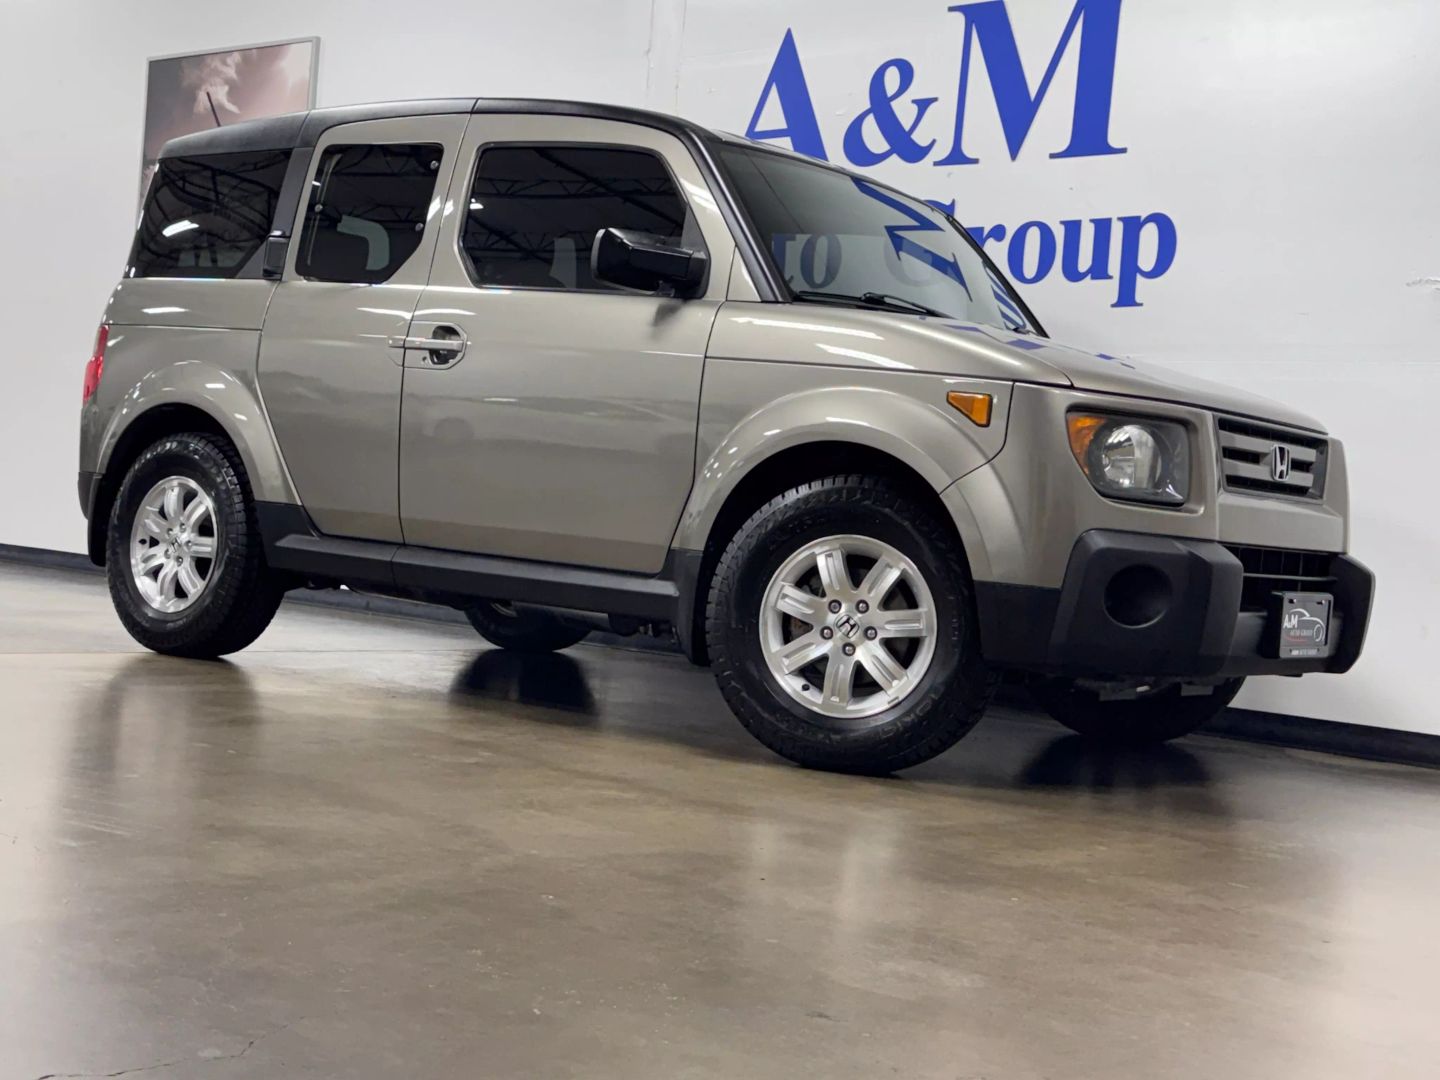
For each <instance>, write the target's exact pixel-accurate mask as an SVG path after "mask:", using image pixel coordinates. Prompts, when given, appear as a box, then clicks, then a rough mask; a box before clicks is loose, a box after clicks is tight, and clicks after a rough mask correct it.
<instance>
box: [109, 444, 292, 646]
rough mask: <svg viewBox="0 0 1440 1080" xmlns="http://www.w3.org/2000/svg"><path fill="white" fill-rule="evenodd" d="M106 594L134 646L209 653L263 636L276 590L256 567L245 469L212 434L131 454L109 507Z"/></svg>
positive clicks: (257, 550) (260, 561) (272, 578)
mask: <svg viewBox="0 0 1440 1080" xmlns="http://www.w3.org/2000/svg"><path fill="white" fill-rule="evenodd" d="M105 570H106V574H107V576H108V578H109V582H110V597H111V599H112V600H113V602H114V604H115V610H116V612H117V613H118V614H119V616H120V621H121V622H122V623H124V624H125V629H126V630H128V631H129V632H130V636H131V637H133V638H134V639H135V640H136V641H138V642H140V644H142V645H144V646H145V647H146V648H148V649H154V650H155V651H156V652H161V653H169V654H171V655H173V656H190V657H207V658H208V657H216V656H223V655H225V654H226V653H232V652H236V651H238V650H240V649H243V648H245V646H247V645H249V644H250V643H251V642H252V641H254V640H255V639H256V638H257V637H259V636H260V634H261V633H262V632H264V630H265V628H266V627H267V626H269V625H270V620H271V619H272V618H274V616H275V610H276V608H278V607H279V606H280V599H281V597H282V596H283V595H284V592H285V589H284V585H283V583H282V582H281V579H280V578H278V577H277V576H276V575H275V574H273V573H271V571H270V570H269V569H268V568H267V567H266V565H265V553H264V551H263V549H262V546H261V541H260V530H259V526H258V524H257V522H256V519H255V508H254V503H253V502H252V500H251V498H250V485H249V481H248V479H247V477H246V475H245V465H244V463H243V462H242V461H241V459H240V455H239V453H237V452H236V450H235V448H234V447H233V446H232V445H230V443H229V442H227V441H226V440H224V439H220V438H217V437H216V436H214V435H208V434H203V433H199V432H192V433H188V434H181V435H169V436H166V437H165V438H163V439H161V440H160V441H159V442H157V443H155V444H154V445H153V446H151V447H150V448H149V449H147V450H146V451H145V452H144V453H142V454H141V455H140V457H139V458H137V459H136V461H135V463H134V464H133V465H132V466H131V467H130V471H129V472H128V473H127V474H126V476H125V480H124V483H122V484H121V486H120V491H119V493H118V494H117V495H116V497H115V505H114V507H113V509H112V511H111V516H110V526H109V536H108V539H107V546H106V553H105Z"/></svg>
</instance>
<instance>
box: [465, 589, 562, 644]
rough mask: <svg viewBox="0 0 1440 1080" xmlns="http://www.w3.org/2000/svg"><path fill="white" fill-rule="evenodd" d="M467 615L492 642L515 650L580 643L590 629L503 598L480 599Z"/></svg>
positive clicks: (468, 610) (474, 625) (481, 634)
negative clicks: (516, 604) (517, 605)
mask: <svg viewBox="0 0 1440 1080" xmlns="http://www.w3.org/2000/svg"><path fill="white" fill-rule="evenodd" d="M465 617H466V618H467V619H469V620H470V625H471V626H473V627H475V629H476V630H477V631H479V633H480V636H481V637H483V638H484V639H485V640H486V641H488V642H490V644H492V645H498V646H500V648H502V649H509V650H511V651H512V652H529V653H541V652H558V651H559V650H561V649H568V648H569V647H570V646H571V645H578V644H579V643H580V642H582V641H584V640H585V638H586V637H587V636H588V635H589V633H590V631H589V630H587V629H586V628H585V627H583V626H571V625H570V624H568V623H566V622H563V621H561V619H560V618H559V617H558V616H556V615H552V614H551V613H550V612H548V611H540V610H537V609H536V608H529V607H516V606H514V605H513V604H509V603H506V602H505V601H502V600H481V601H480V602H479V603H477V604H476V605H475V606H474V607H472V608H469V609H467V610H466V612H465Z"/></svg>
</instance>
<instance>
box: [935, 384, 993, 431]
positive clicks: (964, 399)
mask: <svg viewBox="0 0 1440 1080" xmlns="http://www.w3.org/2000/svg"><path fill="white" fill-rule="evenodd" d="M945 400H946V401H948V402H949V403H950V404H951V405H952V406H954V407H955V408H957V409H959V410H960V411H961V412H962V413H964V414H965V416H966V417H967V418H968V419H969V420H970V422H971V423H972V424H974V425H975V426H976V427H989V426H990V413H991V410H992V409H993V408H994V405H995V399H994V398H993V397H991V396H990V395H989V394H967V393H965V392H963V391H960V390H951V391H950V392H949V393H948V394H946V395H945Z"/></svg>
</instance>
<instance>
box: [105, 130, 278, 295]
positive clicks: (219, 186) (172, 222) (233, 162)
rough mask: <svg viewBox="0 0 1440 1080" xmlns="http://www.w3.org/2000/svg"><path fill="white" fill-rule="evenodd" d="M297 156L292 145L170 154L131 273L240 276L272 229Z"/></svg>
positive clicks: (149, 200) (149, 203)
mask: <svg viewBox="0 0 1440 1080" xmlns="http://www.w3.org/2000/svg"><path fill="white" fill-rule="evenodd" d="M289 161H290V152H289V151H288V150H266V151H260V152H256V153H240V154H211V155H209V156H207V157H189V158H162V159H161V161H160V165H159V168H158V169H157V170H156V173H155V176H154V178H153V179H152V180H151V182H150V191H149V194H148V195H147V196H146V198H145V210H144V212H143V213H142V214H141V216H140V228H139V230H138V231H137V232H136V234H135V247H134V248H133V250H132V251H131V255H130V276H132V277H189V278H195V277H202V278H231V277H235V276H236V275H237V274H239V273H240V272H241V271H242V270H243V269H244V267H245V265H246V264H247V263H248V262H249V261H250V259H251V258H252V257H253V256H254V254H255V253H256V252H257V251H259V250H260V247H261V245H262V244H264V243H265V237H266V236H268V235H269V233H270V226H271V222H272V221H273V220H274V218H275V202H276V200H277V199H278V198H279V195H280V184H281V182H282V181H283V180H284V179H285V167H286V165H287V164H288V163H289Z"/></svg>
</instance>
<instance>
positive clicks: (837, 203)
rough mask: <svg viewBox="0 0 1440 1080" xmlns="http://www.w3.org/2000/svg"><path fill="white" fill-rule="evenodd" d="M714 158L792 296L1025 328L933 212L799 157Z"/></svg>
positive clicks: (989, 272)
mask: <svg viewBox="0 0 1440 1080" xmlns="http://www.w3.org/2000/svg"><path fill="white" fill-rule="evenodd" d="M719 157H720V161H721V165H722V167H723V168H724V169H725V171H726V172H727V173H728V175H729V178H730V182H731V184H732V185H733V187H734V189H735V191H736V192H737V194H738V195H739V198H740V202H741V203H742V204H744V207H745V209H746V210H747V211H748V212H749V214H750V219H751V220H752V221H753V222H754V223H755V227H756V229H758V230H759V232H760V235H761V239H762V240H763V241H764V243H765V246H766V248H767V249H768V250H769V253H770V256H771V258H772V259H773V260H774V262H775V265H776V267H777V268H778V269H779V270H780V274H781V276H782V277H783V278H784V279H785V282H786V284H787V285H789V286H790V288H791V290H792V291H794V292H795V293H796V294H797V298H799V299H813V300H816V301H817V302H845V300H846V299H847V298H849V299H851V300H854V301H856V302H857V303H861V304H862V306H863V303H864V302H863V299H862V298H863V297H864V296H865V295H866V294H869V293H874V294H879V295H882V296H889V297H898V298H899V299H900V300H901V301H909V302H910V303H911V304H919V305H922V306H924V307H928V308H931V309H933V310H935V311H938V312H941V313H943V314H945V315H947V316H951V317H954V318H957V319H966V320H969V321H972V322H981V323H987V324H989V325H991V326H998V327H1002V328H1005V329H1010V330H1026V329H1033V328H1032V327H1030V326H1029V321H1028V320H1027V319H1026V317H1025V314H1024V310H1023V306H1022V305H1021V303H1020V301H1019V298H1018V297H1016V295H1015V293H1014V292H1013V291H1012V290H1011V289H1010V286H1009V285H1008V284H1007V283H1006V281H1005V279H1004V278H1002V277H1001V276H1000V273H999V271H997V270H996V269H995V268H994V267H993V266H991V265H989V264H988V263H987V262H986V260H985V258H984V256H983V255H982V254H981V253H980V249H979V248H978V247H977V246H976V245H975V244H974V243H973V242H972V241H971V239H970V237H969V236H968V235H967V234H966V233H965V231H964V230H963V229H960V228H959V227H958V226H957V225H955V223H953V222H952V221H951V220H950V219H949V218H947V217H946V216H945V215H944V214H942V213H941V212H940V211H938V210H936V209H935V208H934V207H933V206H930V205H928V204H926V203H923V202H920V201H919V200H918V199H912V198H910V197H909V196H908V195H902V194H901V193H900V192H898V191H895V190H893V189H892V188H887V187H883V186H881V185H879V184H876V183H873V182H871V181H869V180H867V179H865V178H864V177H859V176H852V175H850V174H848V173H843V172H839V171H837V170H835V169H831V168H827V167H826V166H823V165H816V164H813V163H811V162H810V161H808V160H806V159H805V158H802V157H799V156H798V155H789V154H780V153H775V152H773V151H769V150H761V149H755V148H751V147H748V146H737V145H733V144H726V145H725V146H723V147H722V148H721V150H720V153H719ZM818 293H823V294H826V295H825V296H823V297H822V296H817V295H815V294H818ZM807 294H808V295H807Z"/></svg>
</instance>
